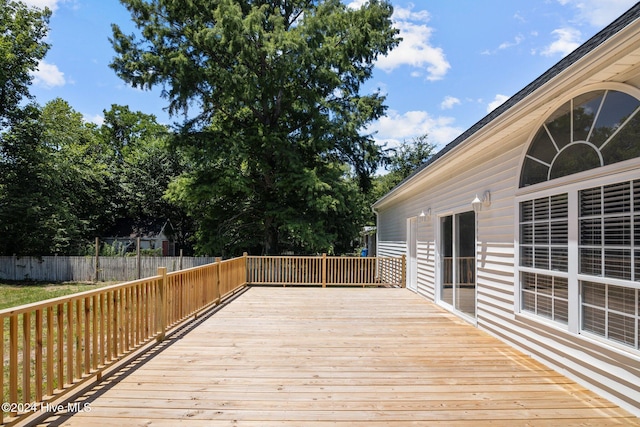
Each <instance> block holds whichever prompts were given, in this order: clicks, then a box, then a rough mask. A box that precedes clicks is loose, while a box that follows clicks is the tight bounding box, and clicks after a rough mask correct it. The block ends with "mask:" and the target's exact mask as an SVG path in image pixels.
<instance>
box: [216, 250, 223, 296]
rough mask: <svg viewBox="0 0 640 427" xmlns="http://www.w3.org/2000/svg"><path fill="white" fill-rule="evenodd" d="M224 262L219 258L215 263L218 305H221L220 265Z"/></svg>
mask: <svg viewBox="0 0 640 427" xmlns="http://www.w3.org/2000/svg"><path fill="white" fill-rule="evenodd" d="M221 262H222V258H220V257H217V258H216V261H215V266H216V304H220V295H221V292H220V282H221V280H220V263H221Z"/></svg>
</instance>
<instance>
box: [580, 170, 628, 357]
mask: <svg viewBox="0 0 640 427" xmlns="http://www.w3.org/2000/svg"><path fill="white" fill-rule="evenodd" d="M579 200H580V202H579V203H580V207H579V208H580V209H579V213H580V218H579V223H580V245H579V271H580V273H581V274H584V275H590V276H596V277H604V278H608V279H620V280H623V281H629V282H640V263H639V261H638V260H639V259H640V181H637V180H636V181H626V182H620V183H615V184H611V185H604V186H598V187H593V188H588V189H585V190H582V191H580V192H579ZM580 287H581V296H582V299H581V312H582V322H581V325H582V330H583V331H586V332H590V333H593V334H596V335H600V336H602V337H605V338H607V339H610V340H612V341H616V342H618V343H621V344H624V345H628V346H631V347H633V348H635V349H639V348H640V347H639V343H638V340H639V337H638V336H639V334H640V327H639V325H638V322H639V321H640V320H639V319H640V299H639V298H638V289H634V288H633V287H631V286H630V287H625V286H616V285H612V284H606V283H598V281H597V279H596V278H594V279H593V281H591V280H590V281H584V280H583V281H581V282H580Z"/></svg>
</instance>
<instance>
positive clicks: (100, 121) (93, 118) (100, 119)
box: [82, 114, 104, 126]
mask: <svg viewBox="0 0 640 427" xmlns="http://www.w3.org/2000/svg"><path fill="white" fill-rule="evenodd" d="M82 119H83V120H84V121H85V122H87V123H95V124H97V125H98V126H102V125H103V123H104V117H102V116H101V115H100V114H96V115H94V116H90V115H87V114H83V115H82Z"/></svg>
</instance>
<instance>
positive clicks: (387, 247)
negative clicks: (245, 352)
mask: <svg viewBox="0 0 640 427" xmlns="http://www.w3.org/2000/svg"><path fill="white" fill-rule="evenodd" d="M406 253H407V243H406V242H404V241H399V242H387V241H385V242H383V241H378V256H381V257H401V256H402V255H406Z"/></svg>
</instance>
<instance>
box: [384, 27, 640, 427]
mask: <svg viewBox="0 0 640 427" xmlns="http://www.w3.org/2000/svg"><path fill="white" fill-rule="evenodd" d="M638 27H639V29H638V30H636V31H635V33H636V34H637V33H639V32H640V25H639V26H638ZM623 44H624V43H620V45H623ZM611 49H613V48H611ZM626 49H627V50H629V51H630V49H629V48H628V47H627V48H626ZM621 50H622V49H621ZM636 55H637V52H636ZM619 58H620V55H617V56H616V60H618V61H619ZM627 62H628V63H629V64H632V63H635V64H638V62H637V61H631V60H629V61H627ZM602 69H603V67H602V66H600V67H599V68H596V67H594V70H593V72H588V73H586V75H585V76H583V77H582V78H581V79H574V80H572V81H571V82H570V83H571V84H570V85H564V86H563V85H561V84H557V85H556V87H554V88H553V89H552V90H550V91H549V92H548V93H546V94H545V96H544V97H537V98H536V97H533V98H532V99H535V105H533V104H534V102H533V101H531V104H532V105H529V106H524V107H522V106H521V107H519V108H520V109H521V110H522V111H521V112H515V113H513V115H512V116H511V119H510V121H509V123H506V124H504V125H501V124H496V125H495V126H493V127H492V125H491V124H490V125H488V126H487V129H483V130H482V131H481V132H479V133H478V134H477V135H474V137H473V138H472V139H471V140H470V141H465V142H463V143H462V144H460V145H459V146H457V147H455V148H454V149H453V150H452V151H451V152H449V153H447V155H446V158H442V159H439V160H438V161H437V162H434V163H433V164H431V165H429V166H428V167H427V168H425V169H424V170H422V171H421V172H420V173H419V174H417V175H416V176H414V177H412V178H411V179H410V180H409V181H407V182H406V183H404V184H403V185H402V188H401V191H394V192H392V193H390V195H388V196H387V197H386V198H383V199H382V200H381V201H379V202H377V203H376V205H374V209H375V210H376V213H377V217H378V224H377V229H378V252H379V253H380V255H391V256H398V255H402V254H407V255H408V254H409V252H410V251H409V249H410V248H409V247H408V245H409V244H410V243H409V242H411V239H410V236H408V232H409V229H408V226H407V224H408V221H407V220H408V219H410V218H413V217H416V218H417V220H418V227H417V239H416V241H417V243H416V246H417V278H416V282H417V283H416V284H415V289H416V292H417V293H419V294H421V295H423V296H424V297H425V298H427V299H428V300H430V301H434V302H435V303H437V304H440V305H442V306H443V307H445V308H446V309H449V310H452V311H454V312H455V310H453V308H452V307H451V306H450V305H447V304H445V303H442V302H441V300H440V298H439V297H438V296H439V290H438V288H439V283H440V274H441V273H440V270H441V268H440V264H439V259H440V258H439V255H440V248H439V244H440V240H441V239H440V236H439V229H440V220H441V218H442V217H443V216H446V215H452V214H457V213H462V212H465V211H471V210H472V206H471V201H472V200H473V198H474V197H475V196H476V194H477V195H479V196H480V197H482V195H483V193H484V192H485V191H487V190H488V191H490V194H491V205H490V206H489V207H485V206H483V207H482V209H481V210H480V211H479V212H477V214H476V224H477V225H476V230H477V235H476V271H477V274H476V283H477V293H476V304H477V306H476V316H475V317H474V318H466V320H468V321H470V322H471V323H473V324H475V325H477V327H478V328H481V329H483V330H486V331H487V332H489V333H491V334H493V335H495V336H497V337H499V338H500V339H502V340H504V341H506V342H508V343H510V344H512V345H513V346H514V347H516V348H518V349H520V350H521V351H523V352H525V353H526V354H530V355H532V356H533V357H534V358H536V359H538V360H540V361H541V362H543V363H545V364H546V365H548V366H550V367H552V368H554V369H555V370H557V371H559V372H561V373H563V374H565V375H567V376H569V377H571V378H573V379H574V380H576V381H578V382H580V383H581V384H583V385H585V386H587V387H588V388H590V389H592V390H594V391H596V392H598V393H600V394H601V395H603V396H604V397H606V398H608V399H610V400H612V401H613V402H615V403H617V404H619V405H621V406H622V407H624V408H626V409H628V410H630V411H631V412H633V413H635V414H636V415H638V416H640V352H639V351H637V350H634V349H625V348H621V346H616V345H612V344H611V343H609V342H606V341H605V340H598V339H594V338H593V337H590V336H589V335H588V334H587V335H585V334H581V333H576V332H575V331H573V332H572V331H571V327H568V328H567V327H563V326H562V325H558V324H556V323H554V322H550V321H545V319H542V318H540V317H539V316H535V315H533V314H531V313H528V312H523V311H521V310H520V309H519V305H518V303H519V272H518V268H519V267H518V265H517V264H516V262H517V259H518V256H517V252H518V246H517V245H518V241H519V236H518V221H519V214H518V210H519V205H518V197H521V195H522V194H523V190H522V189H520V188H519V179H520V171H521V167H522V162H523V159H524V156H525V154H526V151H527V149H528V147H529V144H530V143H531V140H532V138H533V136H534V133H535V132H536V131H537V130H538V128H539V127H540V126H541V124H542V122H543V121H544V119H545V118H546V116H547V115H548V114H550V113H551V112H553V111H554V109H555V108H556V107H557V106H558V103H561V102H565V101H567V100H568V99H570V98H569V95H568V94H569V93H580V92H581V91H586V90H587V89H588V88H592V87H594V86H593V85H596V86H597V85H598V84H601V85H604V86H606V85H607V84H610V82H612V81H614V80H613V79H612V78H609V80H608V81H606V82H605V81H604V80H603V81H599V78H600V75H601V74H599V73H602ZM612 75H613V74H612ZM616 78H620V80H619V81H618V83H624V84H626V85H629V87H630V88H632V86H635V87H636V88H637V87H638V85H639V84H640V66H629V67H627V68H626V69H625V70H624V72H622V73H620V74H619V75H618V76H617V77H616ZM534 95H535V94H534ZM527 109H528V111H527ZM607 168H608V167H607ZM617 168H618V166H614V167H611V168H608V169H605V173H606V174H609V175H616V174H619V173H620V171H618V170H616V169H617ZM620 168H621V170H624V176H626V177H630V179H634V180H638V179H640V158H637V159H634V160H629V161H626V162H625V163H624V164H623V165H621V166H620ZM601 173H602V172H601V171H594V172H592V173H591V172H588V173H584V172H583V173H581V174H582V175H581V176H580V178H579V179H583V180H588V179H590V177H589V176H590V175H593V176H597V175H598V174H601ZM593 176H592V177H591V178H593ZM421 212H425V213H426V215H425V216H420V213H421ZM636 262H637V261H636ZM407 287H408V288H412V287H414V286H407ZM570 303H573V304H576V305H578V302H577V301H573V302H570ZM637 310H640V307H638V308H637ZM461 317H463V318H464V316H461Z"/></svg>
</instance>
